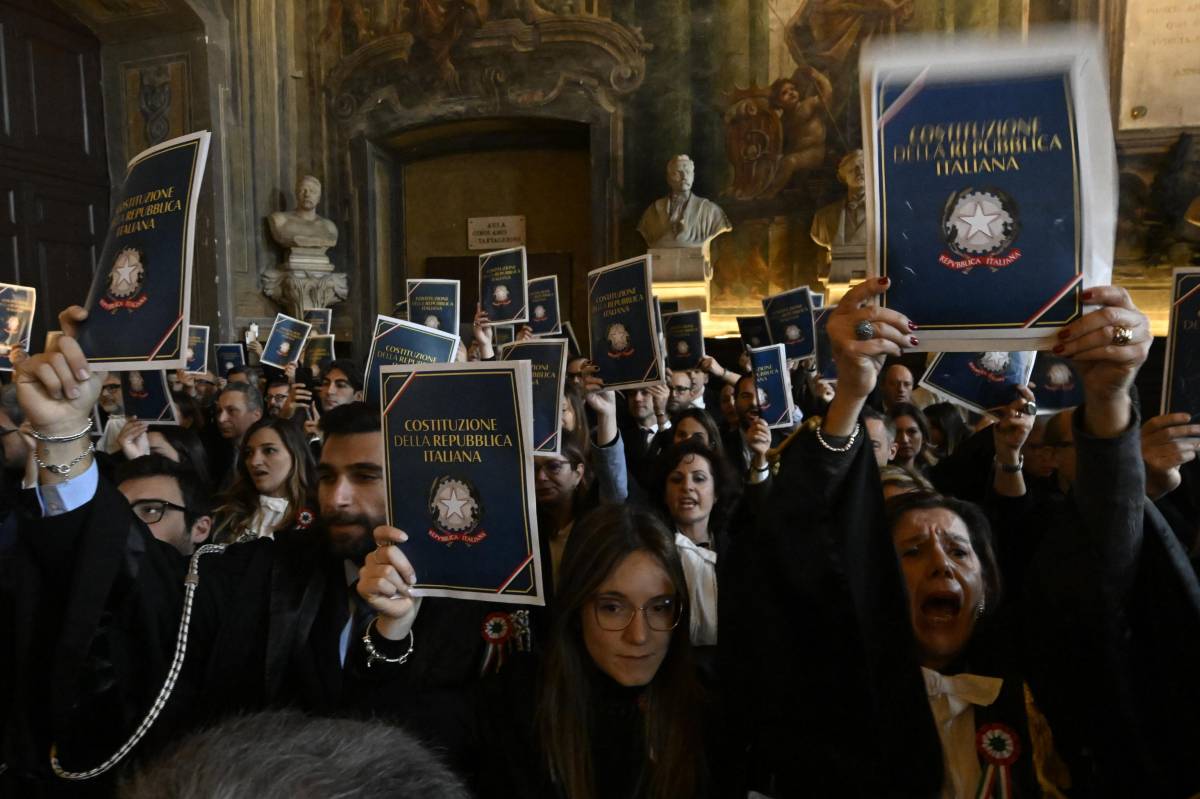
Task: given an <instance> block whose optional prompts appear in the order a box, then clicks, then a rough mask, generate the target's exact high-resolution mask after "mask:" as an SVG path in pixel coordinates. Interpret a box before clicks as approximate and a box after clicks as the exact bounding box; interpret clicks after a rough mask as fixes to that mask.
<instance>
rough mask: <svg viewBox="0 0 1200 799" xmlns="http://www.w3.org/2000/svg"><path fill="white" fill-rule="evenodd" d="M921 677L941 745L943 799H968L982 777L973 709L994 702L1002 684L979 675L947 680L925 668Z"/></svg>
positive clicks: (954, 676)
mask: <svg viewBox="0 0 1200 799" xmlns="http://www.w3.org/2000/svg"><path fill="white" fill-rule="evenodd" d="M921 674H922V676H924V677H925V691H926V693H927V694H928V696H929V707H930V709H931V710H933V720H934V722H935V723H936V724H937V728H938V738H939V739H941V742H942V765H943V767H944V769H945V777H944V778H943V780H942V794H941V795H942V799H964V798H965V799H970V797H973V796H974V795H975V792H976V789H977V788H978V787H979V779H980V777H981V776H982V774H983V772H982V770H981V768H980V766H979V755H978V754H977V751H978V750H977V749H976V746H975V705H979V706H980V707H987V706H988V705H990V704H992V703H993V702H995V701H996V697H998V696H999V695H1000V686H1001V685H1003V684H1004V681H1003V680H1001V679H999V678H997V677H983V676H980V675H978V674H955V675H953V676H947V675H945V674H939V673H938V672H936V671H933V670H932V669H927V668H925V667H924V666H922V667H921Z"/></svg>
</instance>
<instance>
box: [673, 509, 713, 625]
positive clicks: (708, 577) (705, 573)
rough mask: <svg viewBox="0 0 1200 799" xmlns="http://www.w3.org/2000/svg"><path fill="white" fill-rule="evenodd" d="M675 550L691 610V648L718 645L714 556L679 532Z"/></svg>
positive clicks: (708, 550) (710, 551) (711, 552)
mask: <svg viewBox="0 0 1200 799" xmlns="http://www.w3.org/2000/svg"><path fill="white" fill-rule="evenodd" d="M675 548H676V549H678V550H679V559H680V560H681V561H682V562H683V576H684V579H685V580H687V587H688V604H689V605H690V606H691V609H692V623H691V627H690V629H689V630H688V632H689V633H690V635H691V639H692V645H693V646H710V645H713V644H716V643H717V553H716V552H713V551H712V550H711V549H707V548H705V547H700V546H696V543H695V542H694V541H692V539H690V538H688V537H687V536H686V535H684V534H683V533H680V532H676V533H675Z"/></svg>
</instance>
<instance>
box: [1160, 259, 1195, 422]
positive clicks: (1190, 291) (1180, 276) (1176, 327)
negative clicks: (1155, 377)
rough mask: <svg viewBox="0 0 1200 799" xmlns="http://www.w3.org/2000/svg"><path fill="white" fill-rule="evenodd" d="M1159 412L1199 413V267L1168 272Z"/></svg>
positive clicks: (1179, 268) (1181, 268) (1180, 268)
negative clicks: (1168, 301) (1168, 302)
mask: <svg viewBox="0 0 1200 799" xmlns="http://www.w3.org/2000/svg"><path fill="white" fill-rule="evenodd" d="M1162 412H1163V413H1190V414H1192V415H1193V416H1195V415H1196V414H1200V269H1196V268H1190V267H1178V268H1176V269H1175V270H1173V271H1172V272H1171V318H1170V322H1169V327H1168V329H1167V355H1166V364H1165V368H1164V370H1163V393H1162Z"/></svg>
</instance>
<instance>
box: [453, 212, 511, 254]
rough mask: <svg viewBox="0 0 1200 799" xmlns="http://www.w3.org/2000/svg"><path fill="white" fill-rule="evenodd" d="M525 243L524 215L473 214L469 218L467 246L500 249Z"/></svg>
mask: <svg viewBox="0 0 1200 799" xmlns="http://www.w3.org/2000/svg"><path fill="white" fill-rule="evenodd" d="M524 243H525V217H524V216H472V217H469V218H468V219H467V248H468V249H471V250H499V249H505V248H508V247H520V246H521V245H523V244H524Z"/></svg>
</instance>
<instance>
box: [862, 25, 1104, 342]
mask: <svg viewBox="0 0 1200 799" xmlns="http://www.w3.org/2000/svg"><path fill="white" fill-rule="evenodd" d="M1106 63H1107V62H1106V60H1105V59H1104V58H1103V53H1102V50H1101V48H1100V47H1099V44H1098V42H1097V40H1096V39H1095V38H1093V37H1089V36H1086V35H1081V34H1055V35H1050V36H1045V35H1043V36H1041V37H1032V38H1031V39H1030V40H1029V41H1028V42H1020V41H1016V40H1007V39H1001V40H984V39H969V38H960V39H956V40H952V41H946V40H939V39H934V38H930V39H917V40H915V41H912V40H910V41H909V42H907V43H902V42H900V41H896V42H894V43H892V44H878V45H877V46H873V47H866V48H864V50H863V58H862V62H861V66H860V70H861V76H860V77H861V81H862V98H863V104H864V107H863V124H864V128H865V129H866V130H867V131H869V132H870V133H869V135H865V136H864V137H863V138H864V146H865V147H866V148H867V165H868V168H867V169H866V194H867V208H868V214H867V226H868V248H867V252H868V262H869V265H870V270H869V272H870V274H872V275H882V276H886V277H888V278H890V279H891V286H890V287H889V289H888V291H887V293H886V294H884V295H883V302H884V304H885V305H886V306H887V307H889V308H894V309H895V310H898V311H900V312H902V313H904V314H906V315H907V316H908V317H909V318H910V319H911V320H913V321H914V322H916V323H917V324H919V325H920V329H921V334H920V340H921V344H920V346H918V347H916V348H915V349H924V350H930V351H948V350H957V351H969V352H979V351H982V350H1036V349H1049V348H1050V347H1051V346H1053V343H1054V335H1055V333H1056V332H1057V331H1058V329H1059V328H1060V327H1062V326H1063V325H1065V324H1068V323H1070V322H1071V321H1072V320H1074V319H1077V318H1079V316H1081V315H1082V314H1083V313H1084V308H1083V300H1082V297H1081V294H1082V292H1083V290H1084V289H1085V288H1087V287H1089V286H1093V285H1098V284H1103V283H1107V282H1109V278H1110V275H1111V262H1112V252H1113V239H1114V232H1115V225H1116V196H1115V192H1114V191H1113V188H1114V187H1115V185H1116V178H1115V175H1114V167H1115V163H1116V161H1115V154H1114V149H1113V136H1112V125H1111V120H1110V118H1109V111H1108V97H1107V89H1106V86H1107V81H1106V78H1107V75H1106V73H1105V69H1106V67H1105V64H1106Z"/></svg>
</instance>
